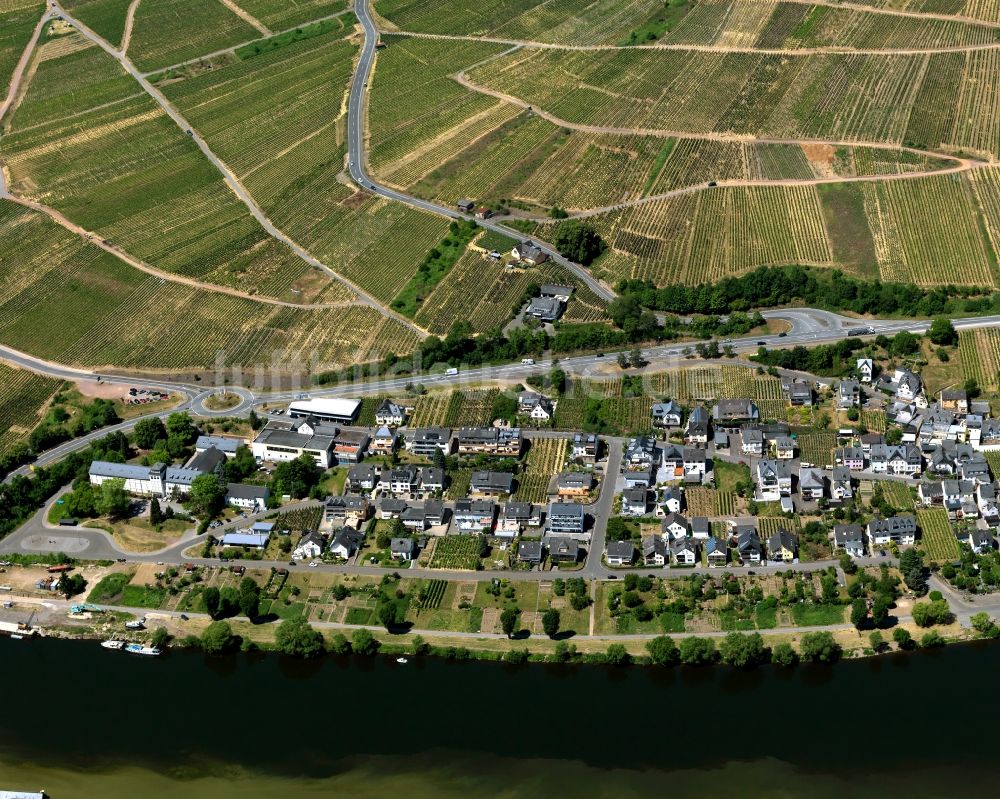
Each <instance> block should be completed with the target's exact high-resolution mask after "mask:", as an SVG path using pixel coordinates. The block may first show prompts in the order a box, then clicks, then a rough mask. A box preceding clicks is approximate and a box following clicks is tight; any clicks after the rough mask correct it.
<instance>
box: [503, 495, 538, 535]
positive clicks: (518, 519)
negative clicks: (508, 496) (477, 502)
mask: <svg viewBox="0 0 1000 799" xmlns="http://www.w3.org/2000/svg"><path fill="white" fill-rule="evenodd" d="M541 524H542V511H541V508H539V507H538V506H537V505H533V504H532V503H530V502H508V503H506V504H505V505H504V506H503V513H502V514H501V517H500V522H499V524H498V525H497V535H500V536H506V535H517V534H519V533H520V532H521V531H522V530H524V529H525V528H527V527H540V526H541Z"/></svg>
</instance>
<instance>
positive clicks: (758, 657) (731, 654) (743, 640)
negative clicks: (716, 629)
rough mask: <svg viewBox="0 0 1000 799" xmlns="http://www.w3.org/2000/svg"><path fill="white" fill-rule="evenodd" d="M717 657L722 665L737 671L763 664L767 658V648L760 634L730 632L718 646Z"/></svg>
mask: <svg viewBox="0 0 1000 799" xmlns="http://www.w3.org/2000/svg"><path fill="white" fill-rule="evenodd" d="M719 657H720V659H721V660H722V662H723V663H726V664H727V665H730V666H735V667H736V668H738V669H747V668H752V667H754V666H757V665H759V664H761V663H763V662H764V661H765V660H766V658H767V648H766V647H765V646H764V639H763V638H761V637H760V633H751V634H750V635H747V634H746V633H740V632H731V633H729V634H728V635H727V636H726V637H725V638H723V639H722V643H721V644H720V645H719Z"/></svg>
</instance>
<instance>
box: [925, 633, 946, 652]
mask: <svg viewBox="0 0 1000 799" xmlns="http://www.w3.org/2000/svg"><path fill="white" fill-rule="evenodd" d="M920 646H922V647H923V648H924V649H933V648H934V647H938V646H944V638H942V637H941V633H939V632H938V631H937V630H931V631H930V632H929V633H924V637H923V638H921V639H920Z"/></svg>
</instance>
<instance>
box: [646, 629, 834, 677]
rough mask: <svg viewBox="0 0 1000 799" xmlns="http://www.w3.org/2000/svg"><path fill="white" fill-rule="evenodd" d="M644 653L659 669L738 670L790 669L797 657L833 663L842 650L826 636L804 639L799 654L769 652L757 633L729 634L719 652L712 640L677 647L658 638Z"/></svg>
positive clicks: (782, 647) (692, 639)
mask: <svg viewBox="0 0 1000 799" xmlns="http://www.w3.org/2000/svg"><path fill="white" fill-rule="evenodd" d="M646 652H647V654H648V656H649V660H650V662H651V663H653V664H655V665H658V666H673V665H676V664H678V663H680V664H683V665H686V666H707V665H710V664H712V663H716V662H719V663H724V664H726V665H728V666H733V667H734V668H738V669H752V668H755V667H756V666H760V665H762V664H764V663H775V664H778V665H782V666H792V665H795V663H797V662H798V660H799V658H800V657H801V659H802V660H805V661H807V662H811V663H834V662H836V661H837V660H838V659H839V658H840V656H841V654H842V653H843V650H842V648H841V646H840V644H838V643H837V642H836V640H835V639H834V637H833V635H832V634H830V633H828V632H815V633H807V634H805V635H803V636H802V641H801V643H800V645H799V651H798V652H796V651H795V649H794V648H793V647H792V645H791V644H788V643H785V642H782V643H779V644H776V645H775V646H774V647H773V648H768V647H767V646H766V645H765V644H764V639H763V638H762V637H761V635H760V633H741V632H731V633H729V634H728V635H726V636H725V637H724V638H723V639H722V640H721V641H720V642H719V646H718V648H717V647H716V645H715V641H714V640H713V639H711V638H701V637H699V636H696V635H693V636H689V637H687V638H683V639H681V643H680V646H677V645H676V644H675V643H674V642H673V640H672V639H671V638H670V637H668V636H666V635H661V636H657V637H656V638H653V639H652V640H650V641H649V642H647V644H646Z"/></svg>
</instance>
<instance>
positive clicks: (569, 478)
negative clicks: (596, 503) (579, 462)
mask: <svg viewBox="0 0 1000 799" xmlns="http://www.w3.org/2000/svg"><path fill="white" fill-rule="evenodd" d="M593 488H594V475H593V473H592V472H560V473H559V475H558V477H556V493H557V494H558V495H559V496H560V497H561V498H564V499H565V498H571V497H586V496H588V495H589V494H590V492H591V490H592V489H593Z"/></svg>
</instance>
